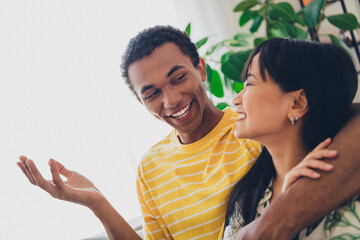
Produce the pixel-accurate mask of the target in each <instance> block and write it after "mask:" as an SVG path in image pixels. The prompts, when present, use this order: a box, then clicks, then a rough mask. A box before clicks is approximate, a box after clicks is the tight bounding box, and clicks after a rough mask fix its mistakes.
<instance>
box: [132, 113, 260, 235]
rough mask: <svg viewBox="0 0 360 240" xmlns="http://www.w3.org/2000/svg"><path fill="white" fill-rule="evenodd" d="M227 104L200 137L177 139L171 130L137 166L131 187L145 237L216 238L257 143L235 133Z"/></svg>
mask: <svg viewBox="0 0 360 240" xmlns="http://www.w3.org/2000/svg"><path fill="white" fill-rule="evenodd" d="M236 119H237V113H236V112H234V111H233V110H232V109H231V108H227V109H226V110H225V113H224V116H223V117H222V119H221V121H220V122H219V123H218V124H217V125H216V127H215V128H214V129H213V130H212V131H211V132H210V133H208V134H207V135H206V136H205V137H203V138H202V139H200V140H198V141H196V142H194V143H191V144H186V145H184V144H181V143H180V142H179V140H178V137H177V133H176V131H175V130H173V131H172V132H171V133H170V134H169V135H168V136H167V137H166V138H165V139H163V140H162V141H160V142H159V143H158V144H156V145H155V146H154V147H152V148H151V149H150V150H149V151H148V152H147V154H146V155H145V156H144V157H143V159H142V161H141V164H140V166H139V172H138V179H137V191H138V197H139V201H140V205H141V210H142V212H143V216H144V230H145V231H144V238H145V239H156V240H158V239H221V237H222V234H223V225H224V219H225V211H226V208H227V202H228V197H229V194H230V193H231V190H232V187H233V185H234V184H235V183H236V182H237V181H238V180H239V179H240V178H241V177H242V176H244V174H245V173H247V172H248V171H249V169H250V168H251V166H252V165H253V164H254V162H255V160H256V158H257V157H258V156H259V154H260V151H261V147H260V145H259V143H257V142H256V141H252V140H247V139H237V138H235V136H234V127H235V122H236Z"/></svg>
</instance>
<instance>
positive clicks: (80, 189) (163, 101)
mask: <svg viewBox="0 0 360 240" xmlns="http://www.w3.org/2000/svg"><path fill="white" fill-rule="evenodd" d="M122 71H123V76H124V78H125V81H126V83H127V84H128V86H129V87H130V89H131V90H132V91H133V92H134V94H135V95H136V97H137V98H138V99H139V101H140V102H141V103H142V104H143V105H144V106H145V107H146V108H147V110H148V111H149V112H150V113H151V114H153V115H154V116H155V117H157V118H158V119H160V120H162V121H164V122H166V123H168V124H169V125H171V126H172V127H174V130H173V131H172V132H171V133H170V134H169V135H168V136H167V137H165V138H164V139H163V140H162V141H160V142H159V143H158V144H156V145H155V146H154V147H152V148H151V149H150V150H149V152H148V153H147V154H146V155H145V156H144V158H143V160H142V162H141V164H140V166H139V173H138V181H137V188H138V195H139V201H140V205H141V209H142V212H143V216H144V229H145V238H146V239H218V238H221V237H222V228H223V224H224V216H225V210H226V205H227V199H228V196H229V193H230V192H231V189H232V186H233V184H234V183H236V182H237V181H238V180H239V179H240V178H241V177H242V176H243V175H244V174H245V173H246V172H247V171H248V170H249V169H250V168H251V166H252V164H253V163H254V161H255V160H256V157H257V156H258V155H259V154H260V152H261V148H260V146H259V144H258V143H257V142H254V141H250V140H246V139H240V140H239V139H236V138H235V137H234V135H233V127H234V126H235V122H236V120H237V115H236V114H235V113H234V112H233V111H232V110H231V109H230V108H228V109H226V110H225V111H224V112H223V111H220V110H218V109H217V108H216V107H215V106H214V105H213V104H212V103H211V101H210V100H209V98H208V97H207V95H206V92H205V89H204V87H203V85H202V82H204V81H206V71H205V63H204V61H203V60H202V59H201V58H199V56H198V53H197V51H196V47H195V45H194V44H193V43H192V42H191V41H190V39H189V38H188V37H187V36H186V34H185V33H183V32H181V31H179V30H177V29H174V28H172V27H163V26H157V27H154V28H150V29H147V30H145V31H143V32H141V33H139V34H138V35H137V36H136V37H135V38H133V39H132V40H131V41H130V43H129V45H128V48H127V50H126V52H125V54H124V57H123V63H122ZM358 115H359V114H358ZM358 115H357V116H356V117H353V118H352V120H351V121H350V122H349V123H348V124H347V125H346V126H345V127H344V129H343V130H342V131H341V132H340V133H339V134H338V136H337V137H336V138H335V140H334V141H333V144H332V145H331V148H332V149H336V150H338V151H339V157H338V158H339V159H338V160H334V161H333V162H332V164H333V165H334V170H333V171H332V172H331V173H324V174H322V175H323V176H322V178H321V179H320V180H318V181H314V180H309V179H301V180H299V181H298V182H296V183H294V185H293V186H292V187H291V188H290V189H289V190H288V191H287V192H286V193H285V194H283V195H282V196H281V197H280V198H279V199H278V200H276V201H274V203H273V204H272V206H271V207H269V208H268V210H267V211H266V212H265V213H264V215H263V216H262V217H260V218H259V219H258V220H256V221H254V222H253V223H252V224H250V225H249V227H247V228H245V229H244V230H243V231H242V232H241V237H244V238H245V239H288V238H291V236H292V235H293V234H294V233H296V232H297V231H298V230H300V229H302V228H304V227H305V226H307V225H309V224H311V223H312V222H315V221H316V220H317V219H318V218H320V217H321V216H323V215H325V214H326V213H328V212H330V211H331V210H332V209H334V208H336V206H338V205H339V204H340V203H342V202H344V201H345V200H347V199H349V198H351V197H352V196H354V195H357V194H359V193H360V181H359V180H360V179H359V176H360V174H359V171H360V162H359V161H358V158H359V153H358V151H359V150H357V148H356V147H355V146H356V145H357V142H359V141H357V140H360V139H359V138H360V137H359V136H360V127H359V126H357V125H358V124H357V123H358V122H359V121H360V119H359V118H360V117H359V116H358ZM347 139H350V140H347ZM20 160H21V161H20V162H19V163H18V165H19V167H20V168H21V169H22V170H23V172H24V173H25V174H26V176H27V177H28V179H29V181H30V182H32V183H33V184H36V185H38V186H40V187H41V188H43V189H44V190H45V191H47V192H49V193H50V194H51V195H52V196H54V197H56V198H60V199H63V200H67V201H72V202H76V203H79V204H83V205H85V206H87V207H89V208H90V209H91V210H92V211H93V212H94V213H95V215H96V216H97V217H98V218H99V219H100V220H101V222H102V223H103V225H104V227H105V229H106V231H107V233H108V235H109V237H110V238H111V239H137V238H138V236H137V235H136V233H135V232H134V231H132V229H131V228H130V227H129V226H128V224H127V223H126V222H125V221H124V219H123V218H122V217H121V216H120V215H119V214H118V213H117V212H116V210H115V209H114V208H113V207H112V206H111V204H110V203H109V202H108V201H107V200H106V198H105V197H104V196H103V195H102V194H101V193H100V191H99V190H98V189H96V187H95V186H94V185H93V184H92V183H91V182H90V181H89V180H87V179H86V178H85V177H83V176H82V175H80V174H78V173H76V172H73V171H69V170H67V169H66V168H64V167H63V166H62V165H61V164H60V163H58V162H56V161H54V160H52V159H51V160H50V162H49V164H50V169H51V172H52V175H53V183H51V182H48V181H46V180H44V179H43V177H42V176H41V174H40V173H39V171H38V170H37V169H36V166H35V164H34V163H33V161H31V160H28V159H27V158H26V157H24V156H22V157H20ZM59 173H60V174H62V175H64V176H65V177H67V178H68V179H67V182H63V181H62V180H61V178H60V176H59ZM310 182H311V188H309V187H308V186H309V184H310ZM339 186H341V187H342V189H341V188H337V187H339ZM340 189H341V190H342V191H340ZM298 196H301V198H300V197H298ZM304 196H306V197H305V198H304ZM304 199H305V200H304Z"/></svg>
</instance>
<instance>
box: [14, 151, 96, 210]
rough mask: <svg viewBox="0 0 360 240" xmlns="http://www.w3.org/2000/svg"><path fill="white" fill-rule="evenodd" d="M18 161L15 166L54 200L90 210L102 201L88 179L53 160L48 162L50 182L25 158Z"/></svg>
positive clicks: (22, 157) (21, 157)
mask: <svg viewBox="0 0 360 240" xmlns="http://www.w3.org/2000/svg"><path fill="white" fill-rule="evenodd" d="M19 159H20V161H19V162H17V165H18V166H19V167H20V168H21V170H22V172H23V173H24V174H25V176H26V177H27V178H28V180H29V181H30V182H31V183H32V184H34V185H36V186H39V187H40V188H42V189H43V190H45V191H46V192H48V193H49V194H50V195H51V196H53V197H54V198H57V199H61V200H65V201H69V202H73V203H78V204H81V205H84V206H87V207H89V208H90V209H92V208H94V207H96V206H97V204H98V203H99V202H100V201H101V200H102V199H103V195H102V194H101V192H100V191H99V190H98V189H97V188H96V187H95V185H94V184H93V183H92V182H91V181H90V180H89V179H87V178H86V177H84V176H83V175H81V174H80V173H77V172H74V171H70V170H68V169H66V168H65V167H64V166H63V165H62V164H61V163H59V162H57V161H55V160H54V159H50V160H49V166H50V171H51V175H52V180H46V179H44V177H43V176H42V175H41V173H40V172H39V170H38V169H37V167H36V165H35V163H34V162H33V161H32V160H30V159H28V158H27V157H25V156H20V157H19ZM60 174H61V175H63V176H64V177H65V178H66V181H63V180H62V179H61V177H60Z"/></svg>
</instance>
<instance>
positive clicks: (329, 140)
mask: <svg viewBox="0 0 360 240" xmlns="http://www.w3.org/2000/svg"><path fill="white" fill-rule="evenodd" d="M330 143H331V138H327V139H325V140H324V141H322V142H321V143H319V145H317V146H316V148H314V150H313V151H317V150H320V149H324V148H326V147H327V146H329V145H330Z"/></svg>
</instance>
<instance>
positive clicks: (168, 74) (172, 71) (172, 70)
mask: <svg viewBox="0 0 360 240" xmlns="http://www.w3.org/2000/svg"><path fill="white" fill-rule="evenodd" d="M181 68H184V66H179V65H176V66H174V67H172V68H171V69H170V71H169V72H168V73H167V74H166V77H170V76H171V74H173V73H174V72H175V71H177V70H179V69H181Z"/></svg>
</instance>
